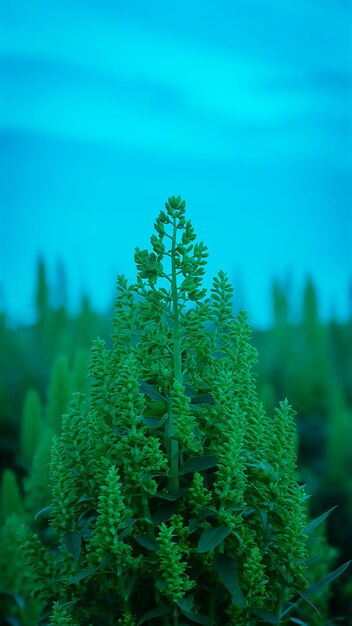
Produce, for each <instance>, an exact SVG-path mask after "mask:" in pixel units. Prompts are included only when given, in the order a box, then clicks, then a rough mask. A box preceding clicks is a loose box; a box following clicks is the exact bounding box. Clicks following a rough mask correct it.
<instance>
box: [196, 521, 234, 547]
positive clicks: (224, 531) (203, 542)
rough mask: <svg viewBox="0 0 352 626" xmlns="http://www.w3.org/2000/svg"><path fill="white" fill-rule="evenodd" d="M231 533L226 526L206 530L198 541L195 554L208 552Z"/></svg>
mask: <svg viewBox="0 0 352 626" xmlns="http://www.w3.org/2000/svg"><path fill="white" fill-rule="evenodd" d="M230 533H231V529H230V528H227V526H218V527H217V528H207V529H206V530H204V531H203V532H202V534H201V536H200V538H199V541H198V548H197V552H209V551H210V550H213V549H214V548H216V546H218V545H219V543H221V542H222V541H223V540H224V539H225V537H227V536H228V535H229V534H230Z"/></svg>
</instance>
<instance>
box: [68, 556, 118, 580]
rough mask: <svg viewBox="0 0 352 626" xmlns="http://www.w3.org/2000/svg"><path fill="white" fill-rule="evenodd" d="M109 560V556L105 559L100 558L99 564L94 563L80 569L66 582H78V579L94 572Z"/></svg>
mask: <svg viewBox="0 0 352 626" xmlns="http://www.w3.org/2000/svg"><path fill="white" fill-rule="evenodd" d="M109 561H110V557H106V558H105V559H103V560H102V562H101V563H99V565H94V566H91V567H86V568H85V569H82V570H81V571H80V572H78V573H77V574H75V575H74V576H72V577H71V578H69V580H68V581H67V584H68V585H73V584H74V583H78V582H79V581H80V580H83V579H84V578H87V576H90V575H91V574H94V573H95V572H96V571H97V570H98V569H100V568H101V567H103V566H104V565H106V564H107V563H108V562H109Z"/></svg>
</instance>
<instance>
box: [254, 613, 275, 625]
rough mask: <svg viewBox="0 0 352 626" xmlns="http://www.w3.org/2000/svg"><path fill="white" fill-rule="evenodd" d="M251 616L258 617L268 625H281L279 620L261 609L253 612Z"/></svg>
mask: <svg viewBox="0 0 352 626" xmlns="http://www.w3.org/2000/svg"><path fill="white" fill-rule="evenodd" d="M253 615H255V616H256V617H259V618H260V619H261V620H265V622H267V623H268V624H281V619H278V618H277V617H276V615H274V614H273V613H267V612H266V611H263V610H261V609H257V610H255V611H253Z"/></svg>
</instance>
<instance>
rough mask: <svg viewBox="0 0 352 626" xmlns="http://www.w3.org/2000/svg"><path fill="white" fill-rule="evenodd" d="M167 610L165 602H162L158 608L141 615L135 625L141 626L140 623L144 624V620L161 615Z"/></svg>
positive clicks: (165, 613)
mask: <svg viewBox="0 0 352 626" xmlns="http://www.w3.org/2000/svg"><path fill="white" fill-rule="evenodd" d="M169 611H170V609H169V607H168V606H167V605H166V604H163V605H161V606H159V608H158V609H153V610H152V611H149V612H148V613H145V615H143V617H141V619H140V620H139V622H138V623H137V626H141V624H144V622H147V621H148V620H150V619H153V618H154V617H161V616H162V615H167V613H168V612H169Z"/></svg>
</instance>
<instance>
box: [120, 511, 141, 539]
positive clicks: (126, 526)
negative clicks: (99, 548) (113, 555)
mask: <svg viewBox="0 0 352 626" xmlns="http://www.w3.org/2000/svg"><path fill="white" fill-rule="evenodd" d="M137 521H138V520H137V519H136V518H135V517H129V518H128V519H127V520H125V521H124V522H122V524H121V527H122V528H124V530H122V531H121V532H120V534H119V540H120V541H121V539H123V538H124V537H126V535H128V534H129V532H130V529H131V528H132V526H133V525H134V524H135V523H136V522H137Z"/></svg>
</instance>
